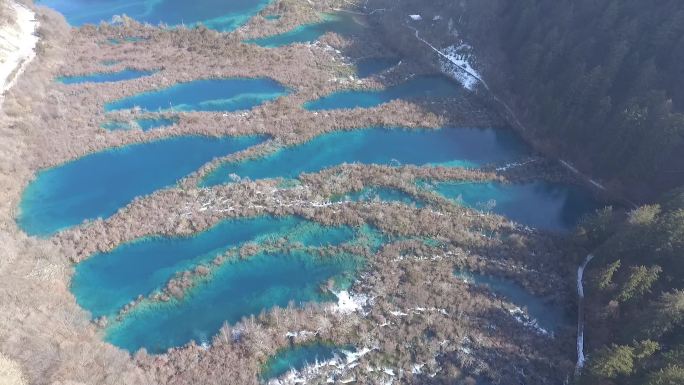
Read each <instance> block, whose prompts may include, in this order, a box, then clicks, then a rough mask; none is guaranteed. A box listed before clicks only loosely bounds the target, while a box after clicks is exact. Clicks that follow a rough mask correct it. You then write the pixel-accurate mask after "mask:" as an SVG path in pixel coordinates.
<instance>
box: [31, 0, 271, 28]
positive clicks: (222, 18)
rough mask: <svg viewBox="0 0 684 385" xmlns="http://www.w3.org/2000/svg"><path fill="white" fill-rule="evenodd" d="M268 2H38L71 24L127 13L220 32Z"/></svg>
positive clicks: (156, 21)
mask: <svg viewBox="0 0 684 385" xmlns="http://www.w3.org/2000/svg"><path fill="white" fill-rule="evenodd" d="M268 3H269V1H268V0H230V1H225V0H195V1H187V0H96V1H93V0H38V1H36V4H40V5H46V6H48V7H51V8H54V9H56V10H57V11H59V12H61V13H62V14H64V16H65V17H66V19H67V21H68V22H69V23H70V24H71V25H76V26H80V25H83V24H99V23H100V22H101V21H110V20H111V19H112V17H113V16H115V15H122V14H126V15H128V16H129V17H132V18H134V19H136V20H138V21H140V22H143V23H150V24H153V25H157V24H159V23H164V24H167V25H171V26H177V25H186V26H189V27H191V26H194V25H196V24H199V23H201V24H203V25H205V26H207V27H208V28H211V29H215V30H218V31H232V30H234V29H236V28H237V27H239V26H241V25H243V24H244V23H246V22H247V20H249V18H251V17H252V16H254V15H255V14H256V13H258V12H259V11H260V10H261V9H263V8H264V7H265V6H266V5H268Z"/></svg>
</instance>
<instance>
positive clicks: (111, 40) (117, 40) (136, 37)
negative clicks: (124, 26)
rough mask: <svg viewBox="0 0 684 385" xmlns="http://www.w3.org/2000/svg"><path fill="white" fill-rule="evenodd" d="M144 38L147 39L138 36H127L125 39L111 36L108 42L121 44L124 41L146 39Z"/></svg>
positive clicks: (130, 41) (132, 41) (134, 41)
mask: <svg viewBox="0 0 684 385" xmlns="http://www.w3.org/2000/svg"><path fill="white" fill-rule="evenodd" d="M144 40H146V39H145V38H144V37H138V36H131V37H127V38H124V39H123V40H121V39H113V38H110V39H107V44H110V45H119V44H121V43H123V42H128V43H137V42H139V41H144Z"/></svg>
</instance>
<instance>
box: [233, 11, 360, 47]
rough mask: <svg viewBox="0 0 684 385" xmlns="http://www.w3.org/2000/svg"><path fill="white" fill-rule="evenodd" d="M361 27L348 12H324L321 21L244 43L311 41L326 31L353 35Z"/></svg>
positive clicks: (274, 44)
mask: <svg viewBox="0 0 684 385" xmlns="http://www.w3.org/2000/svg"><path fill="white" fill-rule="evenodd" d="M362 28H363V26H362V25H361V24H359V23H358V22H356V21H355V20H354V16H353V15H351V14H348V13H334V14H332V13H326V14H324V15H323V21H321V22H320V23H312V24H305V25H301V26H299V27H297V28H295V29H293V30H291V31H288V32H285V33H281V34H278V35H273V36H267V37H263V38H259V39H251V40H245V43H251V44H256V45H259V46H261V47H266V48H276V47H282V46H286V45H290V44H294V43H311V42H314V41H316V40H318V39H319V38H320V37H321V36H323V35H325V34H326V33H328V32H335V33H338V34H340V35H343V36H349V35H354V34H355V33H357V32H358V31H360V30H361V29H362Z"/></svg>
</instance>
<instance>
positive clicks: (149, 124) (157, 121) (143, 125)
mask: <svg viewBox="0 0 684 385" xmlns="http://www.w3.org/2000/svg"><path fill="white" fill-rule="evenodd" d="M178 121H179V120H178V118H146V119H135V120H134V121H133V123H134V124H131V123H129V122H122V121H116V120H113V121H108V122H105V123H103V124H102V128H104V129H107V130H110V131H116V130H132V129H134V128H139V129H141V130H143V131H149V130H151V129H154V128H161V127H168V126H172V125H174V124H176V123H178Z"/></svg>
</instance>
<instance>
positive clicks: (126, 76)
mask: <svg viewBox="0 0 684 385" xmlns="http://www.w3.org/2000/svg"><path fill="white" fill-rule="evenodd" d="M152 74H154V71H138V70H132V69H125V70H123V71H119V72H102V73H94V74H90V75H83V76H62V77H59V78H57V81H58V82H60V83H64V84H81V83H105V82H120V81H124V80H131V79H138V78H142V77H145V76H150V75H152Z"/></svg>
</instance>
